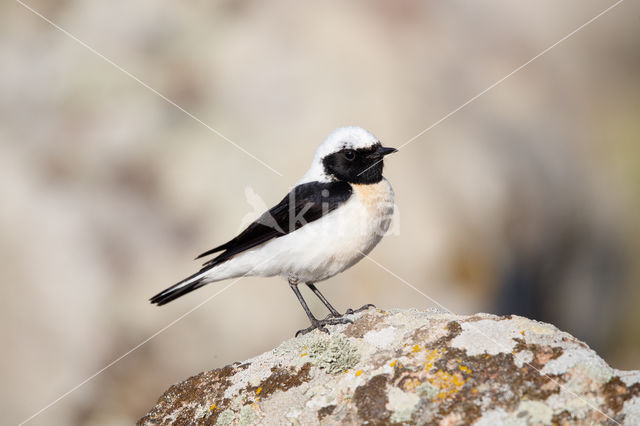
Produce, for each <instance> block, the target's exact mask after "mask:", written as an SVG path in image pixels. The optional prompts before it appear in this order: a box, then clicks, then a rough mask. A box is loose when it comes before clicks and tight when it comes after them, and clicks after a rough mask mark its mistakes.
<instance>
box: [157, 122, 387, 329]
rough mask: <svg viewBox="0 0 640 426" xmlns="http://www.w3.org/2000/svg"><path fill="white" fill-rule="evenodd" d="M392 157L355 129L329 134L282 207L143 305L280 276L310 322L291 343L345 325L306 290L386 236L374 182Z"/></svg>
mask: <svg viewBox="0 0 640 426" xmlns="http://www.w3.org/2000/svg"><path fill="white" fill-rule="evenodd" d="M392 152H396V149H395V148H385V147H383V146H382V145H381V144H380V141H378V139H377V138H376V137H375V136H374V135H372V134H371V133H369V132H368V131H367V130H365V129H362V128H360V127H341V128H338V129H336V130H334V131H333V132H332V133H331V134H330V135H329V136H328V137H327V139H325V140H324V142H322V144H320V146H319V147H318V149H317V150H316V153H315V156H314V157H313V162H312V164H311V168H310V169H309V170H308V171H307V173H306V174H305V175H304V176H303V177H302V179H300V181H299V182H298V183H297V184H296V186H295V187H294V188H293V189H292V190H291V192H289V194H288V195H287V196H286V197H284V199H283V200H282V201H280V202H279V203H278V204H277V205H276V206H275V207H273V208H272V209H270V210H269V211H267V212H266V213H264V214H263V215H262V216H260V217H259V218H258V219H257V220H256V221H255V222H253V223H252V224H251V225H249V226H248V227H247V228H246V229H245V230H244V231H242V232H241V233H240V234H239V235H238V236H236V237H235V238H234V239H232V240H230V241H229V242H227V243H225V244H222V245H221V246H218V247H216V248H213V249H211V250H209V251H206V252H204V253H202V254H201V255H200V256H198V257H197V258H196V259H199V258H201V257H205V256H209V255H211V254H213V253H216V252H222V253H220V254H218V255H217V256H216V257H214V258H213V259H211V260H209V261H207V262H206V263H205V264H204V266H203V268H202V269H200V271H198V272H197V273H195V274H193V275H191V276H190V277H188V278H186V279H184V280H182V281H180V282H179V283H177V284H175V285H173V286H171V287H169V288H168V289H166V290H164V291H162V292H160V293H158V294H156V295H155V296H153V297H152V298H151V302H152V303H156V304H158V305H164V304H165V303H168V302H170V301H172V300H174V299H176V298H178V297H180V296H182V295H183V294H186V293H189V292H190V291H193V290H195V289H197V288H200V287H202V286H204V285H205V284H208V283H210V282H214V281H220V280H225V279H228V278H235V277H242V276H248V275H250V276H262V277H271V276H274V275H281V276H283V277H285V278H287V279H288V280H289V285H290V286H291V289H292V290H293V292H294V293H295V295H296V297H297V298H298V300H299V301H300V304H301V305H302V308H303V309H304V311H305V312H306V314H307V316H308V317H309V320H311V326H310V327H309V328H306V329H304V330H300V331H298V333H296V335H299V334H305V333H308V332H309V331H311V330H314V329H316V328H317V329H320V330H322V331H325V332H328V330H327V329H326V328H325V327H324V326H325V325H327V324H344V323H348V322H351V320H349V319H348V318H345V317H344V316H343V315H341V314H340V313H339V312H338V311H337V310H336V309H335V308H334V307H333V306H331V304H330V303H329V302H328V301H327V299H325V297H324V296H323V295H322V293H320V291H319V290H318V289H317V287H316V286H315V284H314V283H317V282H319V281H323V280H326V279H327V278H331V277H332V276H334V275H336V274H338V273H340V272H342V271H344V270H345V269H347V268H349V267H351V266H353V265H354V264H355V263H357V262H358V261H359V260H361V259H362V258H363V257H364V256H365V255H366V254H368V253H369V252H370V251H371V250H372V249H373V248H374V247H375V246H376V244H378V242H380V240H381V239H382V237H383V236H384V234H385V233H386V231H387V229H388V228H389V224H390V222H391V216H392V215H393V189H392V188H391V184H389V181H387V179H385V178H384V177H383V176H382V168H383V161H382V160H383V157H384V156H385V155H387V154H391V153H392ZM300 282H303V283H305V284H306V285H307V286H308V287H309V288H310V289H311V291H313V293H315V295H316V296H318V298H320V300H321V301H322V303H324V305H325V306H326V307H327V309H329V311H330V314H329V315H328V316H327V318H325V319H323V320H318V319H316V317H314V316H313V314H312V313H311V311H310V310H309V307H308V306H307V303H306V302H305V300H304V299H303V298H302V295H301V294H300V290H299V289H298V283H300ZM369 306H372V305H365V306H363V308H368V307H369ZM363 308H361V309H363ZM353 312H354V311H353V310H351V309H349V310H348V311H347V313H353Z"/></svg>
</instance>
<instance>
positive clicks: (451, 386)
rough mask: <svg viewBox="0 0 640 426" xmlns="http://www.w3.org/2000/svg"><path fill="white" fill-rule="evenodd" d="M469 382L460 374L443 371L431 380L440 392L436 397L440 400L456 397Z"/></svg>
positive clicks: (439, 371) (438, 372) (435, 374)
mask: <svg viewBox="0 0 640 426" xmlns="http://www.w3.org/2000/svg"><path fill="white" fill-rule="evenodd" d="M467 381H468V379H466V380H465V379H464V378H463V377H462V375H461V374H460V373H454V374H451V373H449V372H447V371H442V370H438V371H436V372H435V373H434V375H433V377H432V378H430V379H429V382H430V383H431V384H432V385H434V386H435V387H437V388H438V389H439V390H440V392H438V395H437V396H436V397H437V398H438V399H446V398H448V397H450V396H451V395H454V394H455V393H456V392H458V391H459V390H460V388H462V386H464V384H465V383H467Z"/></svg>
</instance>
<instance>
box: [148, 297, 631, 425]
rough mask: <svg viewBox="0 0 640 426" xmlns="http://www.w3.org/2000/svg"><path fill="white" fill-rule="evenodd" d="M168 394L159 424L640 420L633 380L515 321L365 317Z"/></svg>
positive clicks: (558, 337)
mask: <svg viewBox="0 0 640 426" xmlns="http://www.w3.org/2000/svg"><path fill="white" fill-rule="evenodd" d="M352 318H353V319H354V320H355V322H354V323H353V324H348V325H337V326H332V327H330V331H331V334H330V335H327V334H325V333H322V332H319V331H314V332H312V333H309V334H307V335H305V336H302V337H299V338H293V339H291V340H288V341H286V342H284V343H282V344H281V345H280V346H279V347H277V348H275V349H273V350H272V351H269V352H267V353H264V354H262V355H259V356H257V357H255V358H253V359H250V360H248V361H245V362H244V363H236V364H233V365H228V366H226V367H224V368H222V369H217V370H213V371H208V372H204V373H201V374H199V375H197V376H194V377H191V378H189V379H187V380H185V381H184V382H182V383H179V384H177V385H174V386H172V387H171V388H169V390H168V391H167V392H166V393H165V394H164V395H163V396H162V397H161V398H160V399H159V400H158V403H157V405H156V406H155V407H153V408H152V409H151V411H150V412H149V413H148V414H147V415H146V416H145V417H143V418H142V419H140V421H139V422H138V424H140V425H155V424H184V425H187V424H189V425H190V424H220V425H231V424H238V425H246V424H256V423H260V424H340V423H352V424H357V423H361V424H391V423H397V424H402V423H404V424H410V423H418V424H425V423H429V424H438V423H439V424H446V425H452V424H471V423H474V424H477V425H495V424H514V425H516V424H523V425H524V424H565V423H568V424H607V423H609V424H616V423H620V424H629V425H635V424H640V372H638V371H634V372H623V371H618V370H614V369H612V368H611V367H609V366H608V365H607V364H606V363H605V362H604V361H603V360H602V359H601V358H600V357H598V355H597V354H596V353H595V352H593V351H592V350H591V349H589V348H588V347H587V345H585V344H584V343H582V342H580V341H579V340H577V339H575V338H574V337H572V336H571V335H569V334H567V333H564V332H562V331H560V330H558V329H556V328H555V327H554V326H552V325H549V324H544V323H540V322H536V321H532V320H528V319H526V318H522V317H516V316H509V317H498V316H493V315H487V314H478V315H473V316H460V315H453V314H448V313H443V312H438V311H433V310H429V311H417V310H392V311H381V310H375V309H369V310H368V311H365V312H362V313H358V314H355V315H353V316H352Z"/></svg>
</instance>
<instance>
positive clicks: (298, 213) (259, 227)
mask: <svg viewBox="0 0 640 426" xmlns="http://www.w3.org/2000/svg"><path fill="white" fill-rule="evenodd" d="M352 192H353V189H352V188H351V185H349V184H348V183H347V182H308V183H303V184H301V185H298V186H296V187H295V188H293V189H292V190H291V192H289V194H287V196H286V197H284V198H283V199H282V201H280V202H279V203H278V204H277V205H276V206H274V207H273V208H271V209H270V210H269V211H267V212H265V213H264V214H263V215H262V216H260V217H259V218H258V219H257V220H256V221H255V222H253V223H252V224H251V225H249V226H248V227H247V229H245V230H244V231H242V232H241V233H240V234H239V235H238V236H237V237H235V238H234V239H232V240H230V241H228V242H226V243H225V244H222V245H221V246H218V247H216V248H213V249H211V250H208V251H206V252H204V253H202V254H201V255H200V256H198V257H197V258H196V259H200V258H201V257H205V256H209V255H210V254H213V253H216V252H219V251H222V253H220V254H219V255H218V256H217V257H215V258H213V259H211V260H209V261H208V262H206V263H205V264H204V265H203V268H202V270H204V269H209V268H212V267H214V266H216V265H219V264H220V263H222V262H224V261H225V260H228V259H230V258H231V257H233V256H235V255H236V254H238V253H241V252H243V251H245V250H249V249H250V248H253V247H255V246H257V245H260V244H262V243H264V242H266V241H269V240H270V239H272V238H278V237H281V236H283V235H286V234H288V233H290V232H293V231H295V230H296V229H299V228H300V227H302V226H304V225H305V224H307V223H309V222H313V221H314V220H318V219H320V218H321V217H322V216H324V215H326V214H327V213H329V212H331V211H333V210H335V209H336V208H337V207H338V206H340V205H341V204H343V203H344V202H346V201H347V200H348V199H349V197H351V193H352Z"/></svg>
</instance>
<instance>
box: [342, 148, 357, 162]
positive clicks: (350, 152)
mask: <svg viewBox="0 0 640 426" xmlns="http://www.w3.org/2000/svg"><path fill="white" fill-rule="evenodd" d="M344 158H346V159H347V160H349V161H352V160H353V159H354V158H356V153H355V151H354V150H352V149H347V150H346V151H345V152H344Z"/></svg>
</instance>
